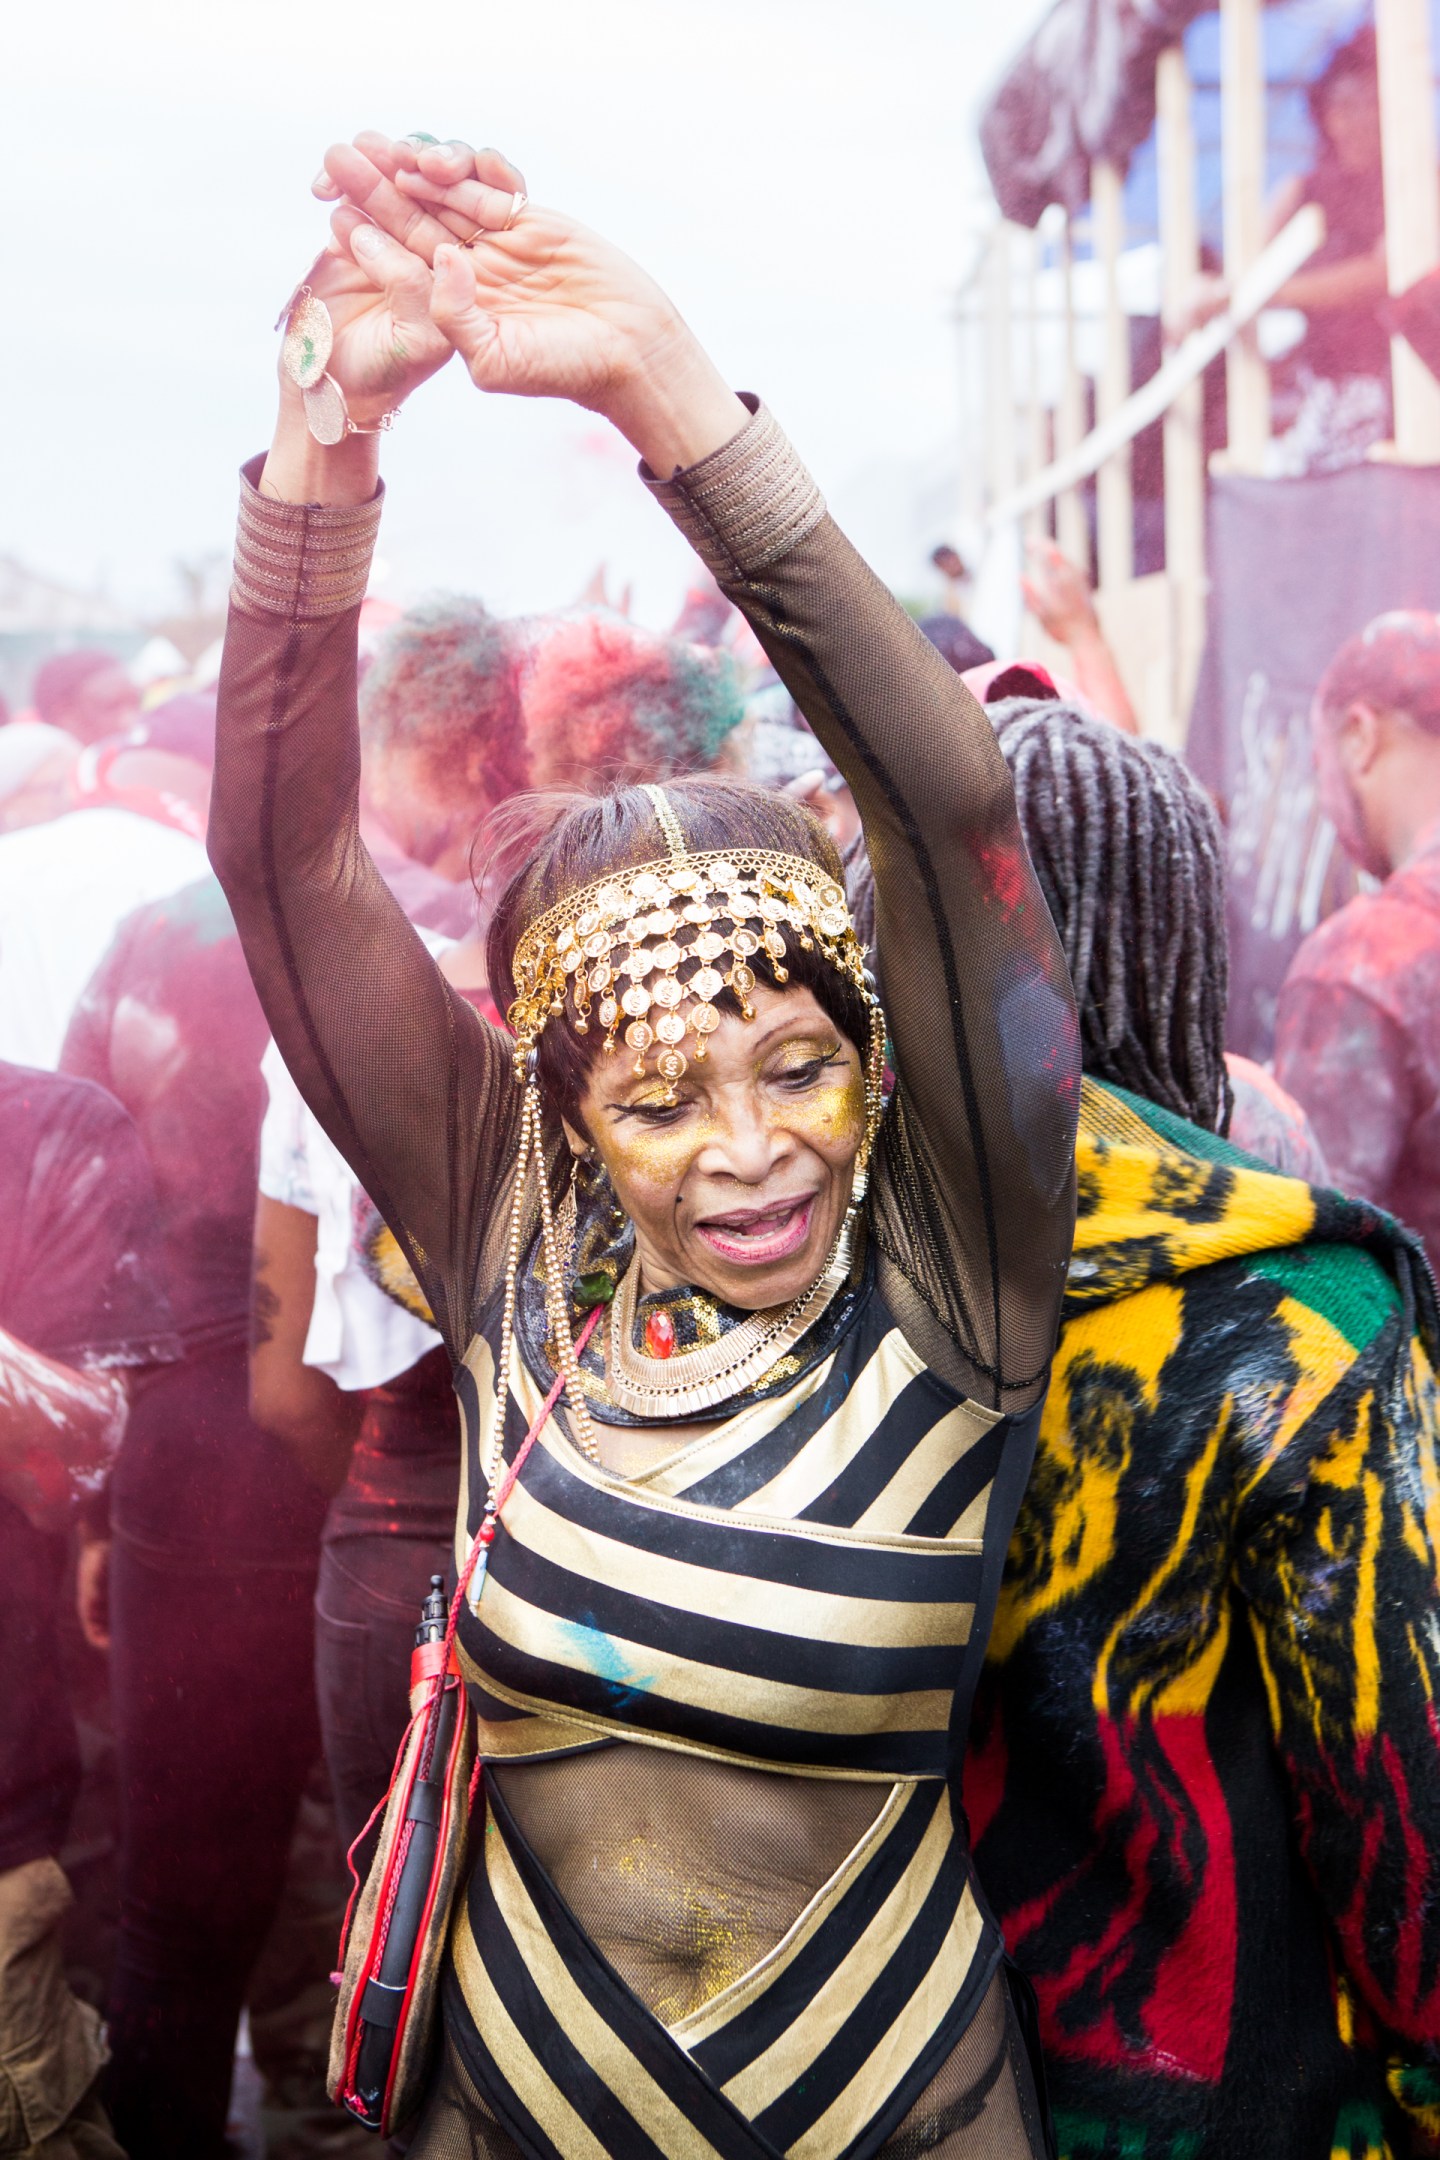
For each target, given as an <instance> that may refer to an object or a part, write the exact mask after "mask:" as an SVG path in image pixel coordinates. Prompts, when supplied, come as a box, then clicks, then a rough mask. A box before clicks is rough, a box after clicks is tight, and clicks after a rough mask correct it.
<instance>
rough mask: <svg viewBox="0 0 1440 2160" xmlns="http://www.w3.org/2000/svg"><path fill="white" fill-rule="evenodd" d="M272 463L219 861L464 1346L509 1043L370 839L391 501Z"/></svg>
mask: <svg viewBox="0 0 1440 2160" xmlns="http://www.w3.org/2000/svg"><path fill="white" fill-rule="evenodd" d="M257 468H258V461H257V465H256V466H251V467H247V469H246V478H245V486H244V494H243V497H242V500H241V509H240V532H239V538H238V542H237V549H236V560H235V582H234V586H233V588H232V591H231V604H230V620H229V625H228V628H227V631H226V637H225V659H224V665H223V667H222V670H221V675H220V696H219V710H218V715H217V740H216V760H215V781H214V791H213V794H212V798H211V807H210V857H211V860H212V862H213V863H214V865H215V869H216V872H217V873H218V875H219V878H220V881H221V883H222V884H223V885H224V887H225V891H226V895H227V897H228V898H229V901H230V905H231V908H232V910H233V911H234V915H235V920H236V923H237V924H238V926H239V931H240V936H241V938H242V940H243V942H244V946H245V957H246V959H247V960H248V962H249V964H250V972H251V974H252V976H253V977H254V980H255V986H256V989H257V990H258V992H259V994H260V999H261V1002H262V1003H263V1005H264V1007H265V1012H266V1016H267V1018H268V1019H269V1022H270V1026H271V1029H272V1030H273V1032H274V1036H275V1040H276V1042H277V1044H278V1045H279V1048H280V1052H281V1055H282V1056H283V1058H284V1060H285V1063H286V1065H287V1066H288V1067H289V1069H290V1071H291V1073H292V1074H293V1075H294V1077H295V1081H296V1084H297V1085H298V1087H299V1088H300V1091H301V1093H302V1094H303V1095H304V1097H305V1099H306V1101H307V1102H308V1103H309V1104H310V1106H311V1108H312V1109H313V1110H314V1112H315V1114H316V1116H317V1117H318V1118H319V1120H320V1122H321V1124H322V1125H323V1126H324V1128H325V1130H326V1132H327V1133H329V1135H330V1137H331V1139H332V1140H333V1141H334V1142H335V1145H336V1146H337V1147H338V1148H339V1149H340V1152H341V1153H342V1154H343V1155H344V1156H345V1158H346V1160H347V1161H348V1162H349V1163H350V1165H351V1167H352V1168H353V1169H354V1171H355V1173H356V1175H357V1176H358V1177H359V1179H360V1182H361V1184H362V1185H363V1186H364V1188H365V1190H366V1191H367V1192H368V1193H369V1194H370V1196H371V1198H372V1199H373V1200H374V1201H375V1204H376V1206H377V1207H378V1208H379V1209H380V1210H381V1212H382V1214H383V1215H384V1216H385V1218H386V1220H387V1221H388V1222H389V1224H390V1226H391V1228H392V1229H393V1230H394V1232H395V1234H396V1236H397V1237H398V1238H399V1239H400V1241H401V1243H402V1245H403V1246H404V1248H405V1251H406V1255H407V1257H408V1259H409V1260H410V1263H411V1266H412V1267H413V1268H414V1270H415V1273H416V1274H417V1276H418V1277H419V1279H420V1281H421V1284H422V1285H423V1287H424V1290H425V1294H426V1297H427V1298H428V1300H429V1302H430V1305H431V1309H432V1311H433V1312H434V1313H435V1315H436V1319H437V1323H438V1324H439V1326H440V1328H441V1332H442V1334H443V1335H444V1337H445V1340H446V1342H447V1344H448V1345H449V1347H450V1349H451V1351H452V1353H463V1351H464V1348H465V1344H466V1341H467V1340H468V1337H469V1334H470V1328H471V1310H470V1307H471V1303H472V1299H473V1296H474V1292H475V1289H476V1287H477V1282H478V1279H479V1277H480V1275H481V1273H482V1252H483V1249H484V1247H485V1243H486V1239H487V1236H488V1234H489V1233H490V1232H491V1231H492V1229H493V1228H494V1227H495V1225H496V1223H497V1220H499V1219H500V1218H501V1217H502V1214H503V1203H504V1201H505V1199H506V1198H507V1193H506V1191H505V1190H504V1189H503V1188H502V1186H501V1184H500V1182H499V1180H500V1177H501V1176H503V1173H504V1169H505V1166H506V1165H508V1164H509V1162H510V1160H511V1158H512V1155H513V1149H514V1139H515V1134H516V1129H517V1126H518V1115H519V1112H518V1102H517V1097H518V1090H517V1089H516V1088H515V1086H514V1082H513V1079H512V1076H511V1061H510V1047H509V1042H508V1038H507V1037H506V1036H505V1035H504V1034H503V1033H502V1032H501V1031H500V1030H499V1029H498V1028H495V1027H493V1026H491V1025H490V1024H489V1023H487V1022H486V1021H484V1020H482V1019H481V1018H480V1016H479V1015H478V1014H477V1013H475V1012H474V1011H473V1010H472V1009H471V1007H470V1006H469V1005H467V1004H466V1002H465V1001H464V999H463V998H460V997H458V996H457V995H456V994H455V992H454V991H453V990H451V988H450V986H449V985H448V983H446V981H445V979H444V977H443V976H442V975H441V973H440V971H439V969H438V968H437V967H436V966H435V963H434V961H433V960H432V959H431V958H430V955H429V954H428V953H427V952H426V950H425V947H424V946H423V945H422V943H421V942H420V939H419V938H418V937H417V936H416V935H415V932H414V931H413V930H412V928H411V927H410V924H409V923H408V922H407V920H406V918H405V916H404V914H403V913H402V912H401V910H400V908H399V906H398V904H397V903H396V901H395V900H394V899H393V897H392V896H391V894H390V892H389V890H388V888H387V887H386V885H385V883H384V881H383V880H382V878H381V877H380V874H379V872H378V871H377V869H376V868H375V865H374V863H373V862H372V861H371V859H370V856H369V854H368V853H367V851H366V849H365V847H364V845H363V843H362V842H361V839H360V833H359V780H360V749H359V736H358V729H357V720H356V695H355V693H356V632H357V624H358V620H359V611H360V602H361V600H362V599H363V598H364V593H365V584H366V579H367V576H368V572H369V563H370V552H371V549H372V547H373V545H374V538H375V532H376V529H377V526H378V524H379V516H380V502H379V498H378V496H377V498H376V500H375V501H374V502H373V503H367V504H364V505H362V506H360V507H359V508H356V509H349V508H327V507H322V506H319V505H315V504H308V505H307V504H295V503H276V502H271V501H268V500H267V499H265V498H264V497H262V496H261V495H259V494H258V493H257V492H256V489H255V487H254V486H253V485H252V476H253V477H258V469H257ZM491 1166H495V1171H494V1174H492V1170H491Z"/></svg>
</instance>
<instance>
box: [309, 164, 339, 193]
mask: <svg viewBox="0 0 1440 2160" xmlns="http://www.w3.org/2000/svg"><path fill="white" fill-rule="evenodd" d="M334 184H335V183H334V182H333V181H332V179H331V178H330V175H329V173H328V172H326V170H325V168H324V166H323V165H322V166H321V168H320V170H319V172H317V173H316V175H315V177H314V179H313V180H312V181H311V182H310V186H311V188H312V190H313V189H315V188H328V187H333V186H334Z"/></svg>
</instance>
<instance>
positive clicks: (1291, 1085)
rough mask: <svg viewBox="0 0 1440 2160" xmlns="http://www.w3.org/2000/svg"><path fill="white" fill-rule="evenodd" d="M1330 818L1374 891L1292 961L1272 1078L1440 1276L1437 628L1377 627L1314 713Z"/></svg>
mask: <svg viewBox="0 0 1440 2160" xmlns="http://www.w3.org/2000/svg"><path fill="white" fill-rule="evenodd" d="M1311 735H1312V739H1313V742H1314V746H1315V765H1316V772H1317V775H1318V779H1319V785H1320V803H1321V808H1322V809H1323V810H1324V812H1325V813H1326V815H1327V816H1328V817H1329V818H1330V819H1331V821H1332V822H1333V824H1334V826H1335V829H1336V831H1337V832H1338V834H1339V836H1340V842H1341V845H1342V846H1343V847H1344V849H1345V852H1346V854H1347V855H1349V856H1350V857H1351V859H1352V860H1353V861H1354V862H1355V863H1356V865H1357V866H1358V867H1359V868H1360V869H1361V870H1363V871H1365V872H1367V873H1368V875H1369V876H1370V877H1372V878H1377V879H1380V880H1382V881H1383V882H1382V883H1381V884H1380V888H1379V890H1378V891H1375V892H1362V893H1358V894H1357V895H1356V896H1355V898H1354V899H1353V900H1350V901H1348V902H1347V903H1346V905H1345V906H1344V907H1343V908H1340V909H1338V910H1337V912H1336V913H1335V914H1333V915H1331V916H1330V917H1328V919H1327V920H1326V921H1325V922H1323V923H1321V925H1320V926H1319V928H1318V929H1317V930H1313V931H1312V932H1311V933H1310V936H1309V937H1308V938H1307V939H1306V940H1305V942H1304V944H1303V945H1302V946H1301V947H1300V949H1299V951H1298V952H1297V953H1296V955H1295V958H1294V959H1293V960H1292V961H1291V963H1290V969H1289V972H1288V974H1287V975H1286V978H1285V982H1284V985H1283V986H1282V988H1281V992H1280V1000H1279V1008H1278V1014H1277V1021H1276V1031H1275V1071H1276V1076H1277V1078H1278V1079H1279V1080H1280V1082H1281V1084H1282V1085H1283V1086H1284V1087H1286V1088H1288V1089H1289V1091H1290V1093H1291V1094H1292V1095H1294V1096H1296V1097H1297V1098H1298V1100H1299V1101H1300V1102H1301V1103H1303V1105H1304V1107H1305V1109H1306V1111H1307V1112H1308V1113H1309V1117H1310V1122H1311V1124H1312V1125H1313V1126H1314V1128H1315V1131H1316V1133H1317V1135H1318V1137H1319V1140H1320V1144H1321V1146H1322V1147H1323V1148H1324V1150H1325V1154H1326V1158H1327V1160H1328V1162H1329V1164H1330V1168H1331V1173H1332V1175H1333V1177H1334V1179H1335V1182H1336V1184H1337V1185H1340V1186H1343V1188H1344V1189H1345V1190H1346V1191H1347V1192H1354V1193H1361V1194H1363V1195H1364V1197H1365V1198H1366V1199H1368V1200H1373V1201H1375V1202H1376V1203H1377V1204H1378V1205H1379V1206H1380V1207H1383V1208H1385V1209H1387V1210H1388V1211H1389V1212H1390V1213H1391V1214H1394V1215H1398V1216H1400V1217H1401V1218H1402V1219H1403V1220H1404V1221H1406V1222H1408V1223H1410V1224H1412V1225H1413V1226H1414V1228H1415V1229H1416V1230H1418V1231H1419V1233H1420V1235H1421V1237H1422V1238H1423V1239H1424V1241H1425V1248H1426V1251H1427V1252H1428V1254H1429V1256H1430V1262H1431V1265H1432V1267H1434V1266H1440V619H1437V618H1436V617H1435V616H1434V615H1430V614H1425V613H1420V612H1404V613H1395V614H1389V615H1381V616H1378V617H1377V618H1376V620H1375V621H1374V622H1372V623H1371V624H1369V626H1368V627H1367V628H1366V629H1364V630H1362V631H1361V632H1360V634H1359V635H1358V637H1353V638H1351V639H1350V640H1349V641H1348V642H1347V643H1346V644H1344V645H1343V646H1342V647H1341V648H1340V651H1339V652H1338V653H1337V654H1336V656H1335V658H1334V660H1333V661H1332V662H1331V664H1330V666H1329V668H1328V669H1327V670H1326V672H1325V675H1324V676H1323V678H1322V680H1321V683H1320V687H1319V690H1318V691H1317V693H1316V697H1315V702H1314V706H1313V708H1312V713H1311Z"/></svg>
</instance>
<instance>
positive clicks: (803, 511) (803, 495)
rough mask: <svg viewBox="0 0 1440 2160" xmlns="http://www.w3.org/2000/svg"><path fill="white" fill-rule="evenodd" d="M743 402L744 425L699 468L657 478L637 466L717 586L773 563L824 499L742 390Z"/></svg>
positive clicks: (809, 525) (807, 527)
mask: <svg viewBox="0 0 1440 2160" xmlns="http://www.w3.org/2000/svg"><path fill="white" fill-rule="evenodd" d="M741 401H742V403H744V404H746V405H748V406H749V408H750V413H751V417H750V419H749V420H747V421H746V423H745V425H744V427H742V428H741V430H740V432H739V434H738V435H735V436H732V437H731V439H730V441H729V442H728V443H726V444H725V445H724V446H723V448H721V449H719V450H713V451H712V452H711V453H710V455H709V457H707V458H702V459H701V460H700V463H699V464H698V465H692V466H690V467H689V468H688V470H687V471H685V472H682V473H677V474H676V475H675V477H674V479H673V480H657V479H656V478H655V475H654V474H653V473H652V472H651V471H650V470H649V468H648V466H644V465H642V466H641V468H640V477H641V479H642V480H643V481H644V482H645V485H646V486H647V487H648V488H649V489H650V491H651V493H652V494H653V495H654V496H655V497H656V499H657V500H658V501H659V502H660V503H662V504H663V505H664V507H665V509H666V510H668V511H669V513H670V515H671V517H672V518H673V519H674V520H675V523H676V524H677V525H678V526H679V528H680V530H681V532H683V533H684V535H685V537H686V539H687V540H688V541H689V542H690V545H691V546H692V547H693V548H694V550H695V552H696V554H697V555H698V556H699V557H700V560H701V561H702V562H703V563H704V565H705V567H706V569H707V570H709V571H710V572H711V573H712V575H713V576H715V577H717V578H718V579H719V580H720V581H721V582H722V584H723V582H724V581H725V580H726V579H727V578H736V577H753V576H755V575H756V573H757V572H758V571H761V570H763V569H765V568H766V566H767V565H768V564H770V563H773V562H778V561H779V559H780V557H781V556H782V555H788V554H789V552H790V550H791V548H793V547H796V546H798V544H799V543H800V541H802V540H803V539H805V537H806V536H807V534H809V533H812V532H813V531H814V530H815V527H816V526H817V525H818V524H819V523H820V520H821V519H822V518H823V517H824V515H825V498H824V496H823V495H822V494H821V493H820V490H819V488H818V487H816V485H815V482H814V481H813V480H812V479H811V477H810V475H809V473H808V472H807V471H806V470H805V467H804V466H803V465H802V464H801V462H800V460H799V458H798V457H797V456H796V455H795V452H794V451H793V450H792V449H791V447H790V442H789V438H788V437H787V436H786V435H785V434H784V432H783V431H782V429H781V428H780V426H779V424H778V423H777V421H776V420H775V419H774V417H773V416H772V415H771V414H770V413H769V412H767V411H766V409H765V407H764V406H763V405H762V404H761V403H760V400H759V399H758V398H756V397H753V396H751V394H750V393H749V392H748V391H742V392H741Z"/></svg>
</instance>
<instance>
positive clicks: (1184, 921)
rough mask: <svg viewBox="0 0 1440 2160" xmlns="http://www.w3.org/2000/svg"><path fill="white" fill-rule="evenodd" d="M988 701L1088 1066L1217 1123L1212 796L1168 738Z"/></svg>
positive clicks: (1221, 1069)
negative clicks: (1167, 745) (1156, 739)
mask: <svg viewBox="0 0 1440 2160" xmlns="http://www.w3.org/2000/svg"><path fill="white" fill-rule="evenodd" d="M989 712H990V718H991V720H992V721H993V722H994V724H995V730H996V733H997V735H998V736H999V740H1000V747H1001V749H1002V750H1003V752H1004V753H1005V761H1006V763H1007V764H1008V765H1009V767H1010V772H1011V777H1012V778H1013V780H1014V783H1015V799H1016V803H1017V805H1018V807H1019V811H1020V826H1021V830H1022V832H1023V833H1024V836H1025V845H1026V847H1027V848H1028V849H1029V851H1030V859H1031V861H1032V862H1033V863H1034V865H1035V874H1036V876H1037V877H1038V878H1039V880H1040V889H1041V891H1042V892H1043V893H1044V895H1045V902H1046V905H1047V907H1048V908H1049V910H1050V913H1051V915H1052V916H1053V917H1054V919H1055V927H1056V929H1057V930H1058V932H1059V933H1060V942H1061V944H1062V945H1063V946H1064V948H1065V958H1066V961H1067V963H1068V965H1069V968H1070V979H1071V981H1072V982H1073V984H1074V986H1075V1002H1076V1004H1077V1005H1078V1007H1079V1009H1080V1034H1081V1050H1082V1057H1083V1062H1084V1066H1085V1070H1086V1071H1087V1072H1089V1073H1093V1074H1094V1075H1095V1077H1096V1078H1097V1079H1099V1080H1113V1081H1115V1082H1117V1083H1118V1084H1119V1086H1121V1087H1125V1088H1129V1089H1131V1090H1132V1091H1133V1093H1135V1094H1137V1095H1144V1096H1146V1097H1148V1098H1149V1100H1150V1101H1151V1102H1157V1103H1160V1104H1163V1105H1164V1107H1165V1108H1167V1109H1170V1110H1177V1111H1178V1112H1179V1113H1180V1115H1181V1116H1182V1117H1185V1118H1189V1119H1190V1120H1191V1121H1192V1122H1193V1123H1194V1124H1197V1125H1203V1126H1206V1127H1207V1128H1208V1129H1209V1130H1210V1131H1212V1132H1214V1131H1220V1132H1224V1131H1225V1130H1226V1128H1227V1127H1228V1125H1229V1123H1230V1108H1231V1100H1232V1097H1231V1090H1230V1076H1229V1074H1228V1072H1227V1071H1226V1067H1225V1056H1224V1046H1225V1001H1226V996H1227V994H1228V990H1229V976H1230V963H1229V948H1228V943H1227V934H1226V926H1225V858H1224V847H1223V842H1222V839H1221V833H1220V822H1219V819H1218V818H1217V817H1216V815H1215V811H1214V808H1213V807H1212V805H1211V802H1210V799H1209V797H1208V796H1207V795H1206V794H1205V793H1204V792H1203V790H1202V789H1201V788H1200V786H1199V785H1198V783H1197V782H1196V781H1195V780H1194V779H1192V777H1191V775H1190V774H1189V773H1188V772H1187V771H1186V769H1185V767H1184V766H1183V765H1182V764H1181V762H1180V760H1179V758H1177V757H1175V756H1173V755H1172V753H1171V752H1170V751H1168V750H1165V749H1162V748H1161V746H1160V745H1159V744H1158V743H1146V742H1139V741H1137V740H1136V738H1135V737H1134V736H1133V735H1123V734H1121V732H1120V730H1119V729H1118V728H1114V727H1111V726H1110V725H1109V724H1108V723H1107V722H1106V721H1103V720H1095V719H1091V718H1089V717H1088V716H1087V715H1086V714H1084V713H1082V712H1079V711H1077V710H1076V708H1075V707H1074V706H1073V705H1066V704H1063V703H1061V702H1059V701H1057V700H1054V699H1049V700H1046V701H1044V702H1040V701H1038V700H1034V699H1030V698H1012V699H1008V700H1006V701H1004V702H1003V703H1000V704H997V705H993V706H991V707H990V709H989Z"/></svg>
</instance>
